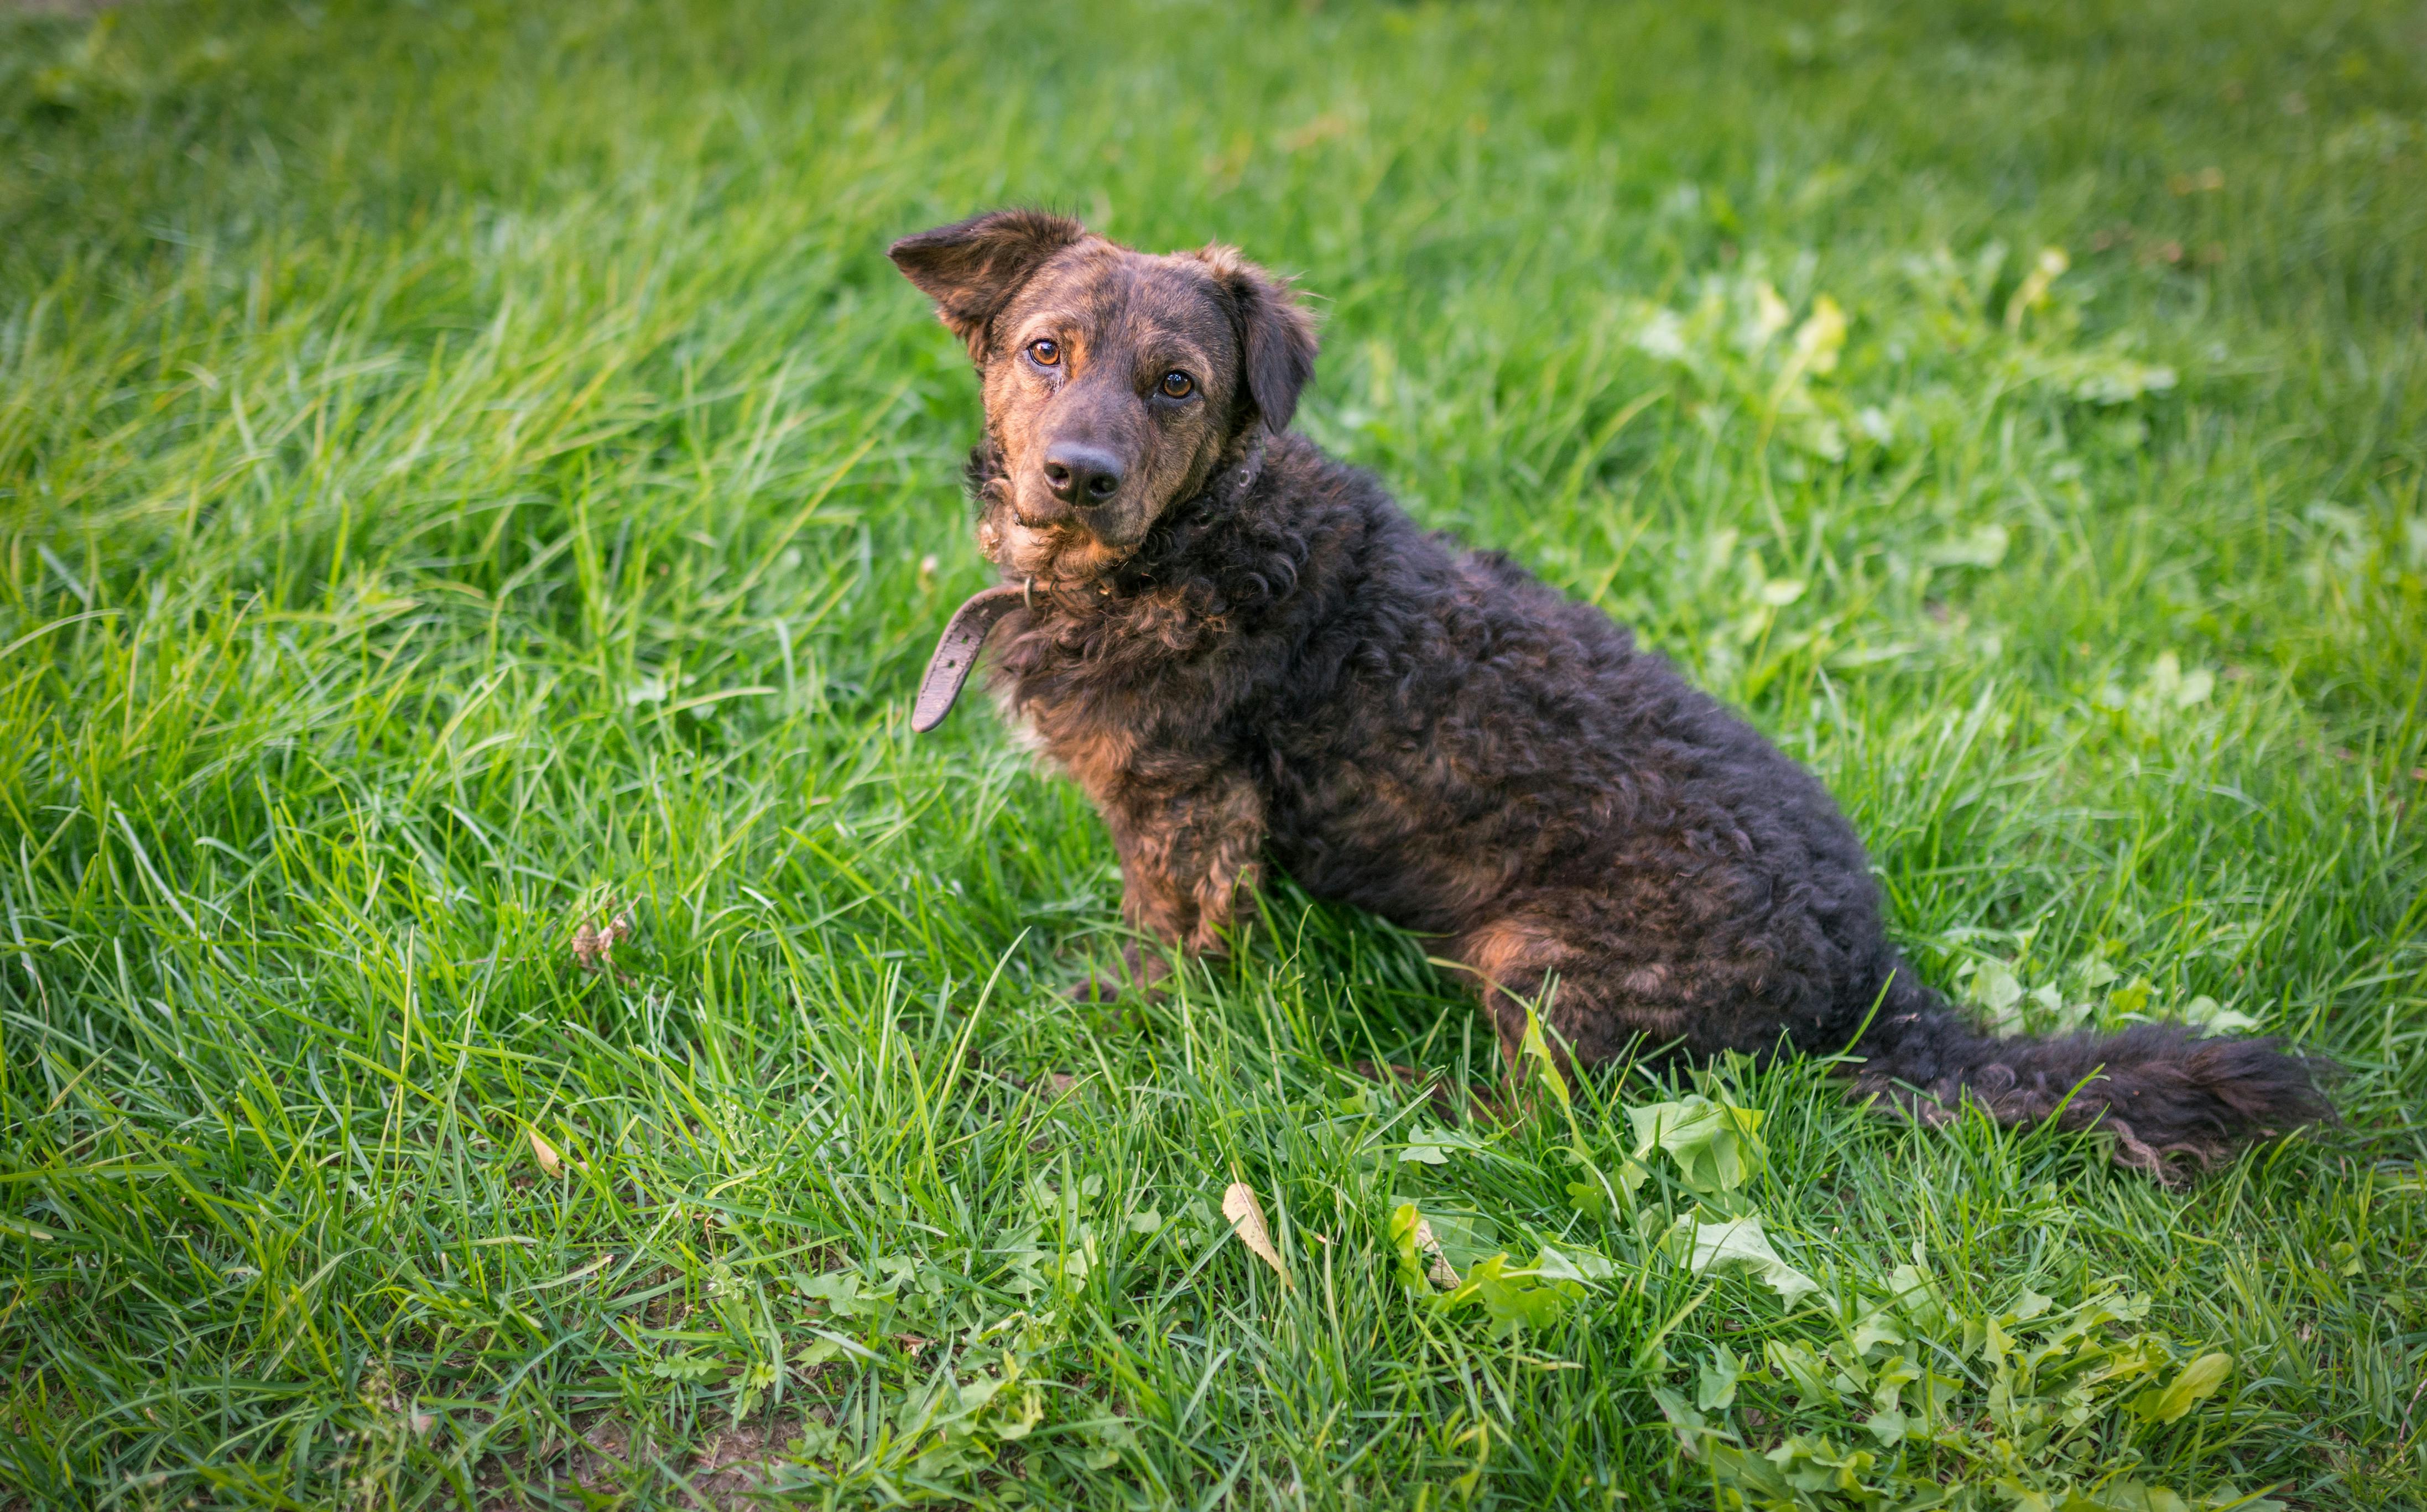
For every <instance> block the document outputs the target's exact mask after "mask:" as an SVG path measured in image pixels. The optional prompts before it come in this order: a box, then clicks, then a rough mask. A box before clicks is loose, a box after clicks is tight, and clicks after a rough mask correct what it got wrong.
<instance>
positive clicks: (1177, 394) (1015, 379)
mask: <svg viewBox="0 0 2427 1512" xmlns="http://www.w3.org/2000/svg"><path fill="white" fill-rule="evenodd" d="M890 255H891V257H892V259H893V261H894V264H895V266H897V267H899V268H901V269H902V271H903V273H904V275H905V276H907V277H908V278H909V280H910V281H911V282H912V283H914V284H916V285H919V287H920V289H921V290H922V291H923V292H925V293H926V295H927V296H928V297H929V298H930V299H933V300H934V301H936V313H937V315H938V316H939V317H942V319H943V321H944V323H945V324H946V325H947V326H949V327H951V328H952V330H953V333H954V334H955V335H958V336H959V337H960V338H961V339H962V341H963V342H965V343H966V344H967V345H968V347H969V356H970V358H971V359H972V360H973V361H974V362H975V363H976V364H977V366H978V370H979V374H980V376H981V378H982V380H983V382H984V383H985V412H986V436H987V440H988V443H989V446H990V448H991V451H992V456H991V457H989V458H988V459H987V465H986V467H985V474H986V476H985V480H984V481H983V483H982V484H981V501H982V504H983V511H982V513H981V516H980V519H979V522H978V543H979V545H980V547H981V548H982V549H983V550H984V551H985V554H986V556H987V557H988V558H989V559H990V560H992V561H994V562H995V564H996V565H997V566H999V567H1001V568H1002V570H1003V572H1004V573H1005V574H1006V575H1008V576H1009V577H1013V578H1015V579H1019V578H1028V577H1034V578H1035V579H1036V581H1037V582H1038V584H1039V585H1040V586H1042V587H1047V588H1051V587H1055V586H1069V585H1076V584H1081V583H1084V582H1088V581H1092V580H1095V579H1097V578H1099V577H1102V576H1103V575H1104V574H1106V573H1108V572H1110V571H1112V570H1113V569H1114V568H1116V567H1117V566H1118V565H1119V564H1120V563H1121V562H1122V561H1127V560H1128V559H1129V558H1130V557H1131V556H1132V555H1133V554H1134V553H1135V552H1136V551H1137V549H1138V546H1139V545H1140V544H1141V543H1142V542H1144V541H1145V540H1146V538H1147V534H1148V531H1150V530H1151V529H1152V528H1154V526H1155V524H1156V522H1157V521H1159V520H1161V519H1162V518H1163V517H1164V515H1165V512H1167V511H1169V510H1170V509H1171V507H1172V506H1173V505H1175V504H1177V503H1180V502H1181V501H1182V500H1185V499H1188V498H1192V497H1194V496H1196V495H1197V493H1198V492H1200V491H1201V490H1203V489H1204V487H1205V486H1206V482H1207V480H1209V479H1210V478H1212V477H1213V476H1214V471H1215V470H1216V469H1217V468H1218V467H1221V466H1223V465H1225V464H1226V463H1230V462H1232V461H1235V460H1238V459H1239V458H1240V457H1241V455H1242V454H1243V453H1244V452H1246V450H1247V449H1248V447H1250V446H1251V445H1252V443H1253V442H1254V440H1255V438H1256V432H1257V431H1259V430H1262V431H1270V432H1274V433H1278V432H1279V431H1281V430H1282V429H1283V428H1285V427H1286V426H1287V425H1288V424H1289V420H1290V415H1291V414H1292V413H1293V412H1294V411H1295V409H1296V406H1297V396H1298V391H1299V389H1301V388H1302V387H1304V386H1305V383H1306V381H1307V378H1308V376H1309V375H1310V374H1311V372H1312V370H1313V364H1314V350H1315V346H1314V333H1313V328H1312V325H1311V322H1310V321H1309V320H1308V319H1307V317H1306V313H1305V312H1304V311H1303V310H1301V309H1299V308H1298V307H1297V305H1296V304H1295V302H1294V301H1292V299H1291V297H1290V293H1289V290H1288V287H1287V285H1284V284H1282V283H1281V282H1280V281H1279V280H1278V279H1276V278H1274V277H1273V276H1272V275H1270V274H1268V273H1266V272H1264V271H1263V270H1262V268H1257V267H1256V266H1254V265H1253V264H1251V263H1248V262H1247V261H1246V260H1245V259H1243V258H1242V257H1240V256H1239V254H1238V253H1237V252H1234V251H1232V250H1231V249H1230V248H1227V247H1207V248H1205V249H1203V250H1202V251H1199V252H1179V253H1175V254H1172V255H1169V256H1151V255H1148V254H1146V253H1143V252H1132V251H1131V250H1130V249H1129V248H1126V247H1123V246H1120V245H1118V244H1117V243H1115V242H1112V241H1109V240H1107V239H1105V238H1104V237H1102V236H1096V235H1094V234H1092V233H1090V232H1088V231H1087V230H1086V229H1085V228H1084V227H1083V226H1081V225H1080V224H1079V223H1078V222H1077V221H1075V220H1071V219H1066V218H1064V217H1061V216H1056V215H1049V214H1045V213H1043V212H1040V211H1034V210H1002V211H997V212H994V213H993V214H990V215H982V216H978V217H975V218H974V219H969V220H964V221H961V222H960V223H958V224H956V225H950V226H944V227H940V228H938V229H937V230H934V231H929V232H924V233H921V234H920V235H919V236H908V237H904V239H903V240H901V241H898V242H895V243H894V244H893V246H892V248H891V249H890Z"/></svg>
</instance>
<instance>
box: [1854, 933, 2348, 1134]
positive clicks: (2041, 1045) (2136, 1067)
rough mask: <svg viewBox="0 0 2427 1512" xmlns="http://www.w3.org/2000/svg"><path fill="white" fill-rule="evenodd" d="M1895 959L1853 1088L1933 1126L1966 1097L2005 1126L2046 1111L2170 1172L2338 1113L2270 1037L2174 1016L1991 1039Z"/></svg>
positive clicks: (2299, 1063) (1860, 1046)
mask: <svg viewBox="0 0 2427 1512" xmlns="http://www.w3.org/2000/svg"><path fill="white" fill-rule="evenodd" d="M1910 970H1911V967H1900V968H1899V969H1898V971H1897V973H1896V977H1895V978H1894V979H1892V980H1891V981H1890V983H1889V985H1888V987H1887V990H1886V993H1885V995H1884V997H1883V998H1882V1000H1881V1002H1880V1007H1879V1014H1878V1016H1877V1017H1875V1018H1874V1019H1873V1021H1872V1024H1871V1027H1870V1029H1869V1030H1868V1031H1867V1032H1865V1034H1864V1035H1863V1036H1862V1038H1861V1040H1860V1041H1859V1042H1858V1043H1857V1044H1856V1046H1855V1048H1854V1053H1855V1054H1857V1055H1859V1056H1861V1057H1863V1064H1862V1065H1861V1067H1860V1068H1859V1070H1858V1071H1857V1072H1856V1074H1855V1079H1854V1086H1855V1091H1856V1092H1857V1093H1858V1094H1860V1093H1865V1092H1867V1093H1876V1094H1879V1095H1880V1096H1881V1097H1883V1098H1884V1099H1886V1100H1887V1101H1889V1102H1890V1103H1892V1104H1893V1105H1894V1106H1896V1107H1898V1108H1899V1109H1901V1110H1902V1111H1904V1112H1905V1113H1907V1114H1911V1115H1913V1116H1914V1117H1916V1118H1918V1119H1920V1120H1921V1121H1922V1122H1924V1123H1928V1124H1933V1125H1935V1124H1943V1123H1947V1122H1950V1121H1951V1120H1953V1119H1954V1118H1955V1117H1956V1116H1957V1114H1958V1113H1959V1112H1960V1110H1961V1109H1962V1107H1963V1104H1964V1102H1966V1101H1967V1100H1968V1101H1970V1102H1973V1103H1976V1104H1978V1105H1979V1107H1980V1108H1981V1109H1982V1111H1984V1112H1986V1113H1987V1114H1989V1116H1991V1117H1992V1118H1995V1120H1997V1122H1999V1123H2002V1124H2034V1123H2039V1122H2041V1121H2043V1120H2045V1119H2048V1118H2051V1117H2053V1118H2054V1119H2055V1120H2056V1122H2057V1124H2058V1127H2060V1128H2063V1129H2088V1128H2093V1127H2095V1128H2098V1129H2103V1130H2107V1131H2108V1132H2109V1133H2110V1134H2112V1135H2114V1137H2115V1151H2114V1154H2115V1161H2116V1162H2117V1163H2118V1164H2121V1165H2126V1166H2130V1167H2132V1168H2134V1169H2136V1170H2141V1171H2145V1172H2147V1173H2148V1174H2150V1175H2152V1176H2155V1177H2157V1178H2158V1179H2161V1180H2167V1179H2173V1176H2174V1174H2175V1171H2176V1169H2177V1168H2178V1166H2179V1164H2180V1162H2186V1161H2188V1162H2196V1163H2197V1164H2198V1165H2199V1166H2201V1167H2203V1168H2205V1167H2207V1166H2210V1165H2214V1164H2216V1163H2218V1162H2221V1161H2223V1160H2226V1159H2229V1158H2230V1157H2231V1156H2232V1154H2233V1151H2234V1149H2235V1148H2236V1147H2237V1146H2240V1145H2241V1144H2243V1143H2245V1142H2247V1141H2249V1140H2253V1139H2257V1138H2262V1137H2265V1136H2268V1135H2271V1134H2277V1133H2282V1132H2284V1131H2286V1130H2290V1129H2293V1128H2296V1127H2298V1126H2299V1125H2302V1124H2305V1123H2313V1122H2317V1121H2321V1120H2323V1119H2326V1118H2328V1117H2330V1116H2332V1110H2331V1109H2330V1108H2329V1107H2328V1105H2327V1103H2326V1100H2325V1098H2324V1097H2322V1096H2321V1094H2320V1093H2319V1091H2318V1087H2317V1083H2316V1081H2314V1080H2313V1079H2312V1077H2311V1075H2310V1069H2309V1065H2308V1064H2307V1063H2306V1062H2305V1061H2303V1060H2302V1059H2301V1058H2300V1057H2298V1056H2295V1055H2290V1054H2287V1053H2286V1052H2285V1051H2284V1050H2282V1049H2279V1048H2277V1045H2276V1042H2275V1041H2273V1040H2272V1039H2232V1038H2202V1037H2201V1036H2199V1035H2198V1034H2197V1033H2196V1032H2193V1031H2191V1030H2190V1029H2187V1028H2184V1027H2183V1026H2180V1025H2176V1024H2138V1025H2135V1026H2134V1027H2132V1028H2130V1029H2127V1030H2126V1031H2124V1032H2122V1033H2120V1034H2073V1035H2068V1036H2066V1037H2064V1038H2061V1039H1998V1038H1995V1036H1993V1035H1988V1034H1983V1033H1981V1032H1979V1031H1978V1030H1976V1029H1974V1028H1973V1027H1972V1026H1971V1025H1970V1024H1968V1023H1966V1022H1965V1021H1964V1020H1963V1017H1962V1016H1959V1015H1958V1014H1956V1013H1955V1012H1954V1011H1953V1010H1952V1009H1950V1008H1949V1007H1948V1006H1947V1005H1946V1001H1945V1000H1943V999H1941V998H1940V997H1939V996H1938V995H1937V994H1936V993H1934V992H1931V991H1930V989H1929V988H1927V987H1924V986H1922V985H1920V984H1918V983H1914V984H1911V985H1907V983H1908V982H1910V980H1911V979H1910V976H1909V972H1910Z"/></svg>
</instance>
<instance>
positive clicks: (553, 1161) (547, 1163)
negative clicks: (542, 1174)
mask: <svg viewBox="0 0 2427 1512" xmlns="http://www.w3.org/2000/svg"><path fill="white" fill-rule="evenodd" d="M530 1145H531V1153H532V1154H533V1155H536V1156H538V1157H539V1168H540V1169H541V1170H543V1171H546V1173H547V1174H548V1175H550V1176H562V1175H563V1174H564V1157H563V1156H562V1155H559V1154H558V1153H557V1152H556V1146H553V1145H551V1144H549V1143H548V1142H547V1141H546V1140H545V1139H543V1138H541V1137H540V1131H539V1130H537V1129H533V1130H531V1131H530Z"/></svg>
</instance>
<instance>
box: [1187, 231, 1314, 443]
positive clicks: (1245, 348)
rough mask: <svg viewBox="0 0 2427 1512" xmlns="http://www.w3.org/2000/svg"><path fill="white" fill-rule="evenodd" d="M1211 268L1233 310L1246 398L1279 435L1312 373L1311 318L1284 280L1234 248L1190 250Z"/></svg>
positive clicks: (1192, 254) (1295, 408)
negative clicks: (1237, 331)
mask: <svg viewBox="0 0 2427 1512" xmlns="http://www.w3.org/2000/svg"><path fill="white" fill-rule="evenodd" d="M1190 255H1191V256H1194V257H1195V258H1197V260H1198V261H1199V262H1201V263H1203V264H1204V265H1205V266H1206V268H1208V269H1210V270H1211V271H1212V272H1213V274H1214V278H1215V280H1216V281H1218V282H1219V283H1220V284H1221V285H1222V287H1223V288H1224V289H1225V290H1226V291H1228V293H1229V294H1230V300H1231V303H1232V304H1233V306H1234V307H1235V308H1236V310H1237V312H1238V319H1239V350H1240V366H1242V367H1243V368H1244V369H1245V370H1246V381H1247V382H1246V391H1247V401H1248V402H1249V403H1251V404H1253V405H1254V406H1255V407H1256V414H1257V415H1259V416H1261V417H1262V420H1263V422H1264V429H1265V430H1267V431H1272V432H1273V433H1274V434H1275V435H1279V433H1280V432H1281V431H1286V430H1288V429H1289V423H1290V416H1291V415H1295V414H1296V413H1297V397H1298V394H1299V392H1300V391H1301V390H1303V389H1304V388H1305V387H1306V384H1307V380H1309V379H1311V378H1312V377H1313V376H1314V352H1315V340H1314V318H1313V317H1311V316H1310V315H1309V314H1307V312H1306V308H1305V306H1303V305H1301V304H1299V303H1298V302H1297V295H1296V294H1295V292H1294V291H1293V290H1292V289H1291V288H1290V286H1289V281H1288V280H1286V279H1280V278H1275V277H1274V276H1273V275H1272V274H1270V273H1267V272H1265V271H1264V270H1263V269H1262V268H1258V267H1257V266H1256V265H1255V264H1253V263H1251V262H1249V261H1247V260H1246V258H1245V257H1242V256H1240V255H1239V250H1238V249H1237V248H1236V247H1224V246H1219V245H1216V246H1212V247H1207V248H1204V249H1203V250H1201V251H1199V252H1192V253H1191V254H1190Z"/></svg>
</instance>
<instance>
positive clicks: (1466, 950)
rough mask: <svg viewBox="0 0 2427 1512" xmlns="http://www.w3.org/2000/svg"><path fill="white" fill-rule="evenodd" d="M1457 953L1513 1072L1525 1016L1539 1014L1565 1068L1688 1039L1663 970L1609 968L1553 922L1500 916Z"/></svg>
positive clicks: (1468, 937) (1469, 936) (1684, 1017)
mask: <svg viewBox="0 0 2427 1512" xmlns="http://www.w3.org/2000/svg"><path fill="white" fill-rule="evenodd" d="M1456 952H1457V956H1458V960H1459V961H1460V962H1461V963H1463V964H1464V965H1465V967H1466V968H1467V969H1468V970H1469V971H1471V972H1473V973H1474V977H1475V979H1476V982H1477V984H1478V985H1479V986H1480V988H1481V990H1482V993H1483V1006H1484V1011H1485V1013H1486V1014H1487V1015H1488V1016H1490V1020H1491V1027H1492V1030H1493V1032H1495V1033H1496V1034H1498V1035H1499V1038H1500V1049H1501V1052H1502V1053H1503V1054H1504V1055H1506V1056H1507V1058H1508V1062H1509V1065H1510V1066H1511V1067H1512V1069H1513V1068H1515V1067H1516V1064H1517V1057H1518V1054H1519V1052H1520V1049H1521V1048H1522V1046H1523V1043H1524V1039H1525V1026H1526V1017H1527V1015H1528V1014H1529V1013H1536V1014H1539V1016H1540V1017H1541V1020H1542V1026H1543V1029H1544V1031H1545V1038H1546V1040H1547V1041H1548V1042H1549V1044H1550V1045H1551V1047H1552V1050H1553V1053H1554V1054H1555V1055H1556V1057H1557V1058H1558V1060H1559V1062H1560V1063H1561V1065H1562V1068H1563V1069H1564V1068H1565V1067H1566V1066H1567V1065H1569V1064H1570V1063H1572V1062H1581V1063H1583V1064H1584V1065H1601V1064H1603V1063H1604V1062H1606V1061H1612V1060H1616V1059H1618V1058H1619V1057H1621V1056H1622V1055H1625V1054H1626V1053H1627V1052H1628V1051H1629V1050H1630V1049H1635V1048H1637V1047H1640V1048H1645V1049H1651V1048H1656V1047H1659V1046H1661V1045H1665V1044H1667V1043H1668V1042H1670V1041H1672V1040H1675V1039H1677V1038H1679V1037H1680V1036H1683V1035H1687V1034H1688V1030H1689V1027H1690V1023H1689V1020H1690V1016H1689V1015H1688V1014H1687V1013H1686V1011H1685V1010H1684V1009H1683V1008H1682V1007H1681V1006H1679V1005H1677V1004H1676V1003H1675V1002H1674V1001H1673V999H1672V997H1671V995H1672V993H1673V989H1674V980H1673V975H1672V973H1671V972H1670V969H1669V968H1668V967H1662V966H1656V965H1653V966H1638V967H1621V968H1618V969H1612V968H1611V967H1610V966H1609V964H1608V963H1606V962H1605V961H1603V960H1601V959H1599V958H1598V956H1597V954H1596V952H1594V951H1591V950H1589V949H1587V948H1581V947H1579V946H1578V945H1576V944H1575V943H1574V942H1572V940H1570V939H1569V938H1568V937H1567V936H1566V933H1565V932H1564V931H1562V930H1561V928H1560V927H1559V922H1558V921H1557V920H1556V919H1552V918H1549V917H1546V916H1543V915H1539V914H1523V913H1520V914H1511V915H1507V916H1505V917H1503V918H1501V919H1494V920H1493V921H1492V922H1490V923H1489V924H1485V925H1483V926H1481V927H1480V928H1477V929H1473V930H1469V931H1468V932H1467V933H1466V934H1465V935H1461V936H1460V937H1459V939H1458V945H1457V947H1456Z"/></svg>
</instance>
